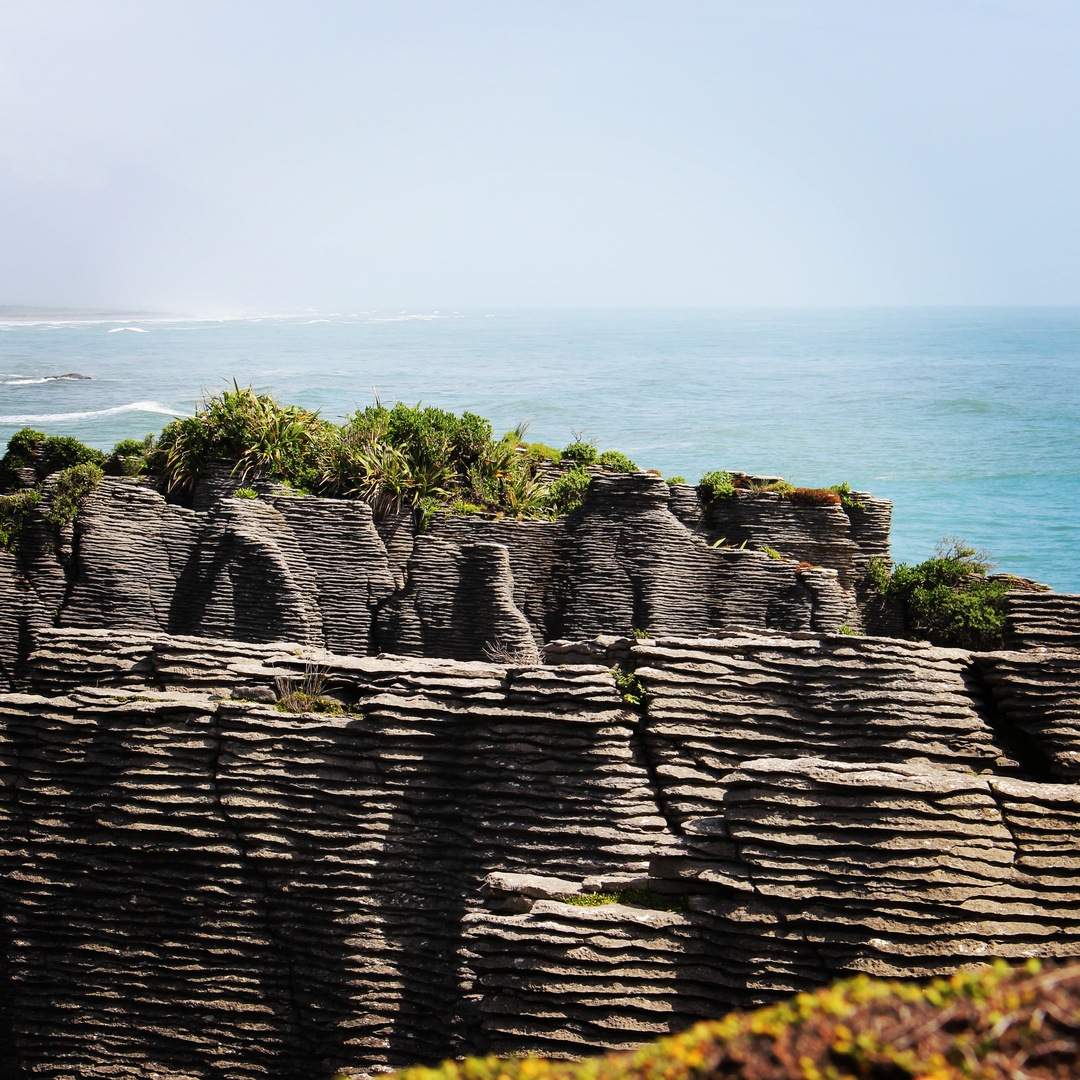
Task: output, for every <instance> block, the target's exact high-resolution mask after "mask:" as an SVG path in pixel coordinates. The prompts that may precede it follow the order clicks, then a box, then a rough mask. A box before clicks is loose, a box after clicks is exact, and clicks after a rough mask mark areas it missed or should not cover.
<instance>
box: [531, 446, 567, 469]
mask: <svg viewBox="0 0 1080 1080" xmlns="http://www.w3.org/2000/svg"><path fill="white" fill-rule="evenodd" d="M529 457H530V458H532V460H533V461H536V462H538V463H539V462H544V461H550V462H551V463H552V464H553V465H558V464H559V462H560V461H562V451H561V450H556V449H555V447H553V446H546V445H545V444H544V443H542V442H534V443H529Z"/></svg>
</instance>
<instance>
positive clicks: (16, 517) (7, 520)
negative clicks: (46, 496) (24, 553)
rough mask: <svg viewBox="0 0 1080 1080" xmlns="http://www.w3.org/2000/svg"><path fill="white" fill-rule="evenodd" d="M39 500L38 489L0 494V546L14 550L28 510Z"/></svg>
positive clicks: (27, 515) (28, 514) (28, 513)
mask: <svg viewBox="0 0 1080 1080" xmlns="http://www.w3.org/2000/svg"><path fill="white" fill-rule="evenodd" d="M39 502H41V493H40V492H39V491H16V492H15V493H14V494H11V495H0V547H3V548H7V550H8V551H14V550H15V548H16V544H17V541H18V539H19V533H20V532H22V529H23V526H24V525H25V524H26V519H27V518H28V517H29V516H30V511H31V510H33V509H34V507H35V506H37V504H38V503H39Z"/></svg>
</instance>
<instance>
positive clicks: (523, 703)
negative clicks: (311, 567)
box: [0, 523, 1080, 1080]
mask: <svg viewBox="0 0 1080 1080" xmlns="http://www.w3.org/2000/svg"><path fill="white" fill-rule="evenodd" d="M496 524H497V523H496ZM510 527H511V528H512V527H513V526H512V525H511V526H510ZM430 542H431V543H432V544H449V543H452V541H449V540H446V539H443V538H439V537H433V538H432V539H431V541H430ZM458 546H459V548H460V546H461V545H458ZM508 547H509V545H504V550H506V549H508ZM199 565H200V566H203V565H210V564H204V563H200V564H199ZM208 572H209V571H208ZM519 610H520V608H519ZM298 618H299V616H298ZM590 657H592V658H594V659H599V660H600V662H599V663H596V662H594V663H588V662H581V661H583V660H585V661H587V660H588V659H589V658H590ZM612 658H615V659H617V660H618V662H619V664H620V669H619V670H620V671H621V673H622V674H621V676H620V679H621V683H622V692H620V686H619V685H617V682H616V677H615V672H613V670H612V668H611V667H610V662H611V660H612ZM548 659H549V663H548V664H546V665H533V666H513V665H511V666H506V665H499V664H493V663H480V662H463V661H456V660H440V659H423V658H403V657H391V656H379V657H372V656H347V655H335V654H332V653H327V652H324V651H322V650H320V649H317V648H314V647H312V646H311V645H310V644H308V643H306V642H305V641H303V640H300V641H297V642H295V643H293V644H287V643H282V642H268V643H263V644H240V643H238V642H236V641H235V640H227V639H213V638H209V637H204V636H191V635H189V636H171V635H167V634H163V633H161V632H157V631H147V630H134V629H133V630H116V631H107V630H95V629H81V630H80V629H74V628H64V627H59V628H53V629H41V630H39V631H38V632H37V635H36V646H35V650H34V652H33V653H32V654H31V656H30V657H29V659H28V662H27V664H26V667H25V672H24V675H25V679H26V680H27V682H26V686H25V687H24V689H23V691H20V692H11V693H7V694H2V695H0V733H2V739H3V741H2V744H0V747H2V760H0V777H2V780H3V801H2V804H0V813H2V815H3V818H2V831H0V837H2V840H0V869H2V877H0V881H2V885H0V890H2V901H3V910H4V915H5V924H4V925H5V941H4V949H5V962H4V974H5V978H6V987H4V990H5V992H4V993H3V997H2V1000H3V1006H2V1008H3V1014H2V1015H3V1029H2V1030H3V1032H4V1034H3V1035H2V1038H3V1039H4V1040H5V1043H6V1045H5V1046H3V1047H2V1048H0V1051H2V1052H3V1053H4V1054H6V1057H7V1060H9V1061H12V1062H16V1063H18V1064H19V1066H21V1067H22V1068H23V1069H25V1070H28V1071H33V1074H34V1075H41V1076H45V1077H50V1078H53V1080H60V1078H61V1077H63V1078H68V1077H71V1078H75V1077H79V1078H83V1077H90V1078H94V1077H106V1076H109V1077H121V1078H128V1077H130V1078H132V1080H134V1078H136V1077H138V1078H145V1077H150V1076H161V1077H193V1078H195V1077H197V1078H200V1080H202V1078H211V1077H213V1078H218V1077H220V1078H228V1080H249V1078H250V1080H255V1078H257V1077H285V1078H290V1080H291V1078H293V1077H296V1078H297V1080H299V1078H300V1077H312V1076H319V1075H323V1076H329V1075H330V1074H331V1073H332V1072H333V1071H334V1070H336V1069H340V1068H356V1069H370V1068H372V1067H374V1066H377V1065H403V1064H410V1063H415V1062H418V1061H434V1060H437V1059H438V1058H440V1057H443V1056H447V1055H452V1054H458V1053H464V1052H483V1051H498V1052H537V1053H542V1054H548V1055H556V1056H558V1055H564V1056H565V1055H569V1056H574V1055H580V1054H584V1053H588V1052H591V1051H595V1050H599V1049H603V1048H617V1047H628V1046H633V1045H636V1044H638V1043H640V1042H642V1041H644V1040H646V1039H648V1038H651V1037H653V1036H654V1035H655V1034H657V1033H660V1032H666V1031H671V1030H678V1029H680V1028H683V1027H685V1026H686V1025H688V1024H690V1023H692V1022H693V1021H694V1020H695V1019H698V1018H701V1017H705V1016H716V1015H719V1014H721V1013H723V1012H724V1011H726V1010H727V1009H729V1008H731V1007H732V1006H747V1005H751V1004H754V1003H757V1002H761V1001H765V1000H770V999H773V998H775V997H777V996H779V995H782V994H786V993H789V992H791V991H792V990H797V989H807V988H810V987H812V986H815V985H818V984H820V983H821V982H823V981H825V980H827V979H829V978H831V977H834V976H836V975H839V974H842V973H848V972H854V971H868V972H873V973H879V974H903V975H925V974H928V973H931V972H938V971H945V970H948V969H950V968H953V967H955V966H956V965H957V964H961V963H967V962H974V961H979V960H983V959H986V958H989V957H992V956H1007V957H1024V956H1032V955H1039V956H1051V955H1076V954H1080V847H1078V840H1077V837H1078V835H1080V786H1078V785H1077V784H1076V783H1074V774H1073V773H1072V772H1071V771H1070V770H1071V769H1072V762H1073V761H1074V757H1070V756H1069V755H1075V753H1076V752H1077V751H1078V750H1080V739H1078V738H1077V736H1076V725H1075V723H1074V721H1075V719H1076V710H1075V701H1074V700H1073V699H1070V698H1069V696H1068V691H1067V688H1068V685H1069V680H1070V678H1071V676H1070V674H1069V673H1070V672H1074V671H1075V668H1074V667H1070V665H1071V664H1074V663H1075V660H1076V654H1075V653H1069V652H1068V651H1058V652H1056V653H1055V652H1051V651H1045V652H1041V653H1040V652H1032V653H994V654H979V655H974V656H973V655H972V654H969V653H966V652H962V651H960V650H945V649H935V648H932V647H930V646H926V645H920V644H914V643H908V642H901V641H895V640H889V639H881V638H858V637H851V636H846V635H821V634H810V633H804V634H800V635H797V636H792V635H790V634H781V633H733V634H726V635H725V634H721V635H719V636H713V637H682V638H680V637H663V636H660V635H657V636H656V637H653V638H648V639H644V640H635V639H633V638H629V637H627V638H616V637H608V638H603V639H598V640H595V641H591V642H588V641H581V642H577V643H571V642H565V643H563V644H562V645H559V646H557V647H552V648H551V649H549V650H548ZM559 660H562V661H564V662H556V661H559ZM1023 660H1028V661H1031V662H1034V663H1037V664H1042V665H1043V667H1042V668H1039V669H1038V670H1035V669H1033V668H1032V667H1031V666H1030V663H1029V664H1028V666H1026V667H1025V666H1024V664H1023V663H1022V662H1021V661H1023ZM1042 671H1045V672H1052V673H1055V674H1054V675H1053V678H1054V679H1056V680H1057V682H1053V686H1054V687H1059V689H1058V690H1053V691H1052V694H1051V696H1052V698H1053V702H1052V708H1051V710H1050V712H1051V714H1052V715H1050V719H1048V720H1046V721H1045V722H1044V723H1042V724H1041V725H1040V724H1038V723H1035V722H1034V720H1033V719H1032V717H1033V716H1035V715H1036V713H1037V711H1038V707H1039V706H1038V701H1037V700H1036V696H1035V694H1034V691H1033V690H1032V689H1031V688H1032V687H1034V686H1038V685H1039V679H1040V678H1043V677H1044V676H1040V675H1039V672H1042ZM313 676H314V677H317V679H318V680H319V681H320V682H321V683H322V686H321V692H322V694H323V696H324V697H326V698H327V699H328V700H331V701H333V702H336V703H337V706H336V708H337V709H339V710H340V711H339V712H335V713H326V712H320V713H290V712H282V711H279V710H278V709H277V708H276V707H275V705H274V704H273V702H274V701H275V699H276V697H277V696H278V695H279V694H281V693H283V692H286V691H288V690H289V689H290V688H295V687H297V686H299V685H300V680H302V679H303V678H304V677H308V678H309V679H310V678H312V677H313ZM1045 679H1046V681H1047V682H1048V683H1050V682H1052V680H1051V679H1050V678H1049V677H1048V676H1046V677H1045ZM1073 685H1075V684H1073ZM623 694H627V695H628V697H629V698H630V700H627V698H625V697H624V696H623ZM1070 701H1072V704H1070ZM1070 709H1072V710H1073V712H1072V713H1071V714H1070V712H1069V710H1070ZM1070 716H1071V719H1070ZM1070 725H1072V726H1070ZM1033 746H1034V747H1038V748H1040V749H1039V752H1038V753H1035V752H1034V751H1033V749H1032V747H1033ZM627 890H630V891H627ZM611 897H614V898H615V899H616V901H617V902H613V903H601V904H599V905H598V906H585V904H583V903H582V901H583V899H584V901H585V903H586V904H587V903H588V901H589V900H590V898H591V899H593V900H602V899H605V898H611ZM575 900H576V901H577V903H574V902H570V901H575ZM650 905H651V906H650ZM660 908H670V909H672V910H660Z"/></svg>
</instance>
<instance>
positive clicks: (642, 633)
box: [630, 627, 649, 641]
mask: <svg viewBox="0 0 1080 1080" xmlns="http://www.w3.org/2000/svg"><path fill="white" fill-rule="evenodd" d="M630 634H631V636H632V637H633V638H634V639H635V640H636V641H648V640H649V631H648V630H639V629H637V628H636V627H635V628H634V629H633V630H631V631H630Z"/></svg>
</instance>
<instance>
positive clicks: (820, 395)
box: [0, 309, 1080, 592]
mask: <svg viewBox="0 0 1080 1080" xmlns="http://www.w3.org/2000/svg"><path fill="white" fill-rule="evenodd" d="M67 372H79V373H82V374H84V375H89V376H90V381H69V380H59V381H56V380H52V379H50V378H49V377H50V376H56V375H60V374H64V373H67ZM234 378H235V379H236V380H238V381H239V382H240V383H241V385H243V384H244V383H247V382H251V383H253V384H254V385H255V386H256V387H257V388H259V389H265V388H272V389H273V391H274V392H275V394H276V395H277V396H278V397H279V398H280V399H281V400H283V401H288V402H295V403H299V404H303V405H306V406H308V407H311V408H319V409H322V410H323V412H324V414H325V415H327V416H328V417H332V418H336V417H341V416H344V415H345V414H346V413H348V412H350V411H352V410H353V409H355V408H357V407H362V406H364V405H367V404H369V403H370V402H371V400H372V398H373V389H372V388H373V387H374V388H377V390H378V392H379V394H380V396H381V397H382V399H383V400H384V401H387V400H390V399H394V398H399V399H402V400H404V401H407V402H409V403H415V402H416V401H417V400H420V399H423V401H424V402H425V403H426V404H430V405H438V406H441V407H443V408H447V409H453V410H455V411H461V410H462V409H470V410H472V411H474V412H478V413H481V414H482V415H484V416H487V417H489V418H490V419H491V420H492V422H493V423H494V425H495V428H496V432H497V433H501V432H502V431H504V430H506V429H509V428H511V427H513V426H514V425H515V424H516V423H517V422H518V421H520V420H523V419H528V420H531V421H532V427H531V429H530V436H529V437H530V438H531V439H535V440H542V441H544V442H547V443H550V444H551V445H554V446H559V447H561V446H564V445H566V443H568V442H570V441H571V439H572V437H573V436H572V431H573V430H581V429H584V430H585V432H586V433H587V434H586V437H595V438H596V439H598V440H599V444H600V446H601V448H605V449H606V448H613V449H619V450H623V451H625V452H626V453H628V454H629V455H630V456H631V457H633V459H634V460H635V461H636V462H637V463H638V464H639V465H640V466H642V467H644V468H658V469H660V470H662V471H663V472H664V475H665V476H670V475H673V474H681V475H683V476H685V477H686V478H687V479H688V480H690V481H691V482H696V481H697V479H698V478H699V477H700V475H701V473H702V472H703V471H706V470H709V469H715V468H728V469H743V470H746V471H750V472H759V473H769V474H776V475H781V476H784V477H786V478H788V479H790V480H792V481H793V482H795V483H797V484H800V485H803V486H819V485H829V484H834V483H837V482H839V481H841V480H847V481H849V482H850V483H851V485H852V486H853V487H856V488H861V489H864V490H870V491H873V492H874V493H875V494H878V495H882V496H885V497H887V498H890V499H892V500H893V501H894V503H895V512H894V519H893V554H894V556H895V557H896V558H897V559H898V560H906V561H909V562H910V561H917V560H919V559H922V558H925V557H926V556H927V555H929V554H930V552H931V551H932V549H933V547H934V544H935V542H936V541H937V540H938V538H939V537H941V536H943V535H946V534H948V535H958V536H962V537H964V538H966V539H967V540H968V541H970V542H971V543H973V544H975V545H977V546H979V547H983V548H986V549H988V550H989V551H991V552H992V553H993V554H994V555H995V557H996V559H997V562H998V563H999V564H1000V566H1001V568H1002V569H1003V570H1008V571H1011V572H1013V573H1017V574H1024V575H1027V576H1030V577H1034V578H1037V579H1038V580H1040V581H1044V582H1046V583H1047V584H1050V585H1052V586H1053V587H1054V588H1056V589H1059V590H1063V591H1073V592H1080V568H1078V560H1077V555H1078V553H1080V521H1078V514H1080V309H957V310H948V309H927V310H917V309H914V310H913V309H888V310H865V309H861V310H836V311H764V310H746V311H732V310H709V311H691V310H666V311H635V312H626V311H520V312H508V311H499V312H483V311H480V312H453V313H450V312H441V313H430V312H423V313H419V312H400V313H398V312H375V313H370V312H363V313H355V314H352V313H346V314H330V315H304V316H298V317H289V318H278V317H266V318H244V319H226V320H205V321H203V320H193V319H158V318H135V319H117V318H106V317H102V318H100V319H96V320H95V319H89V318H85V317H84V318H80V319H72V320H64V319H60V318H57V317H51V318H45V317H37V318H15V317H10V318H6V319H5V318H4V317H2V316H0V441H2V442H5V443H6V440H7V439H8V437H9V436H10V435H11V434H12V432H14V431H16V430H17V429H18V428H20V427H23V426H26V425H31V426H34V427H37V428H39V429H41V430H44V431H46V432H48V433H49V434H57V435H59V434H65V435H75V436H77V437H78V438H80V439H82V440H83V441H84V442H87V443H90V444H91V445H94V446H98V447H101V448H102V449H109V448H110V447H111V446H112V445H113V444H114V443H115V442H116V441H117V440H118V439H121V438H127V437H139V436H142V435H144V434H146V433H147V432H148V431H158V430H160V428H161V426H162V425H163V424H164V423H165V422H166V421H167V420H168V419H169V415H170V414H172V413H177V414H182V413H186V412H189V411H190V410H191V409H192V407H193V404H194V402H195V400H196V399H197V397H198V396H199V393H200V390H201V388H203V387H209V388H215V387H220V386H221V385H223V384H224V383H225V382H226V381H228V380H231V379H234Z"/></svg>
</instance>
